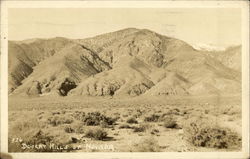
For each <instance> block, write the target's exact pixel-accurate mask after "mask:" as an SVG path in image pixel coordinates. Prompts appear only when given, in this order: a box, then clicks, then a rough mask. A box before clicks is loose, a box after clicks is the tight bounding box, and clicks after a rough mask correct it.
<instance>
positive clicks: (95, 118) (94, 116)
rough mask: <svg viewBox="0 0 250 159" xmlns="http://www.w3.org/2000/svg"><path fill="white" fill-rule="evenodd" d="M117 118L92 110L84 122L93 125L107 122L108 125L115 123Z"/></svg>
mask: <svg viewBox="0 0 250 159" xmlns="http://www.w3.org/2000/svg"><path fill="white" fill-rule="evenodd" d="M116 120H117V119H116V118H111V117H107V116H105V115H103V114H101V113H99V112H91V113H88V114H87V115H86V116H85V117H84V119H83V122H84V123H85V125H92V126H96V125H101V124H104V123H106V124H107V125H113V124H114V123H115V122H116Z"/></svg>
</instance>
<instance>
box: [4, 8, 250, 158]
mask: <svg viewBox="0 0 250 159" xmlns="http://www.w3.org/2000/svg"><path fill="white" fill-rule="evenodd" d="M90 4H91V3H90ZM141 4H142V3H141ZM147 4H148V3H147ZM246 4H247V3H245V5H246ZM86 5H87V4H86ZM136 6H138V7H136ZM136 6H135V7H126V5H125V6H124V7H123V6H120V7H91V6H90V7H86V8H84V7H79V8H72V7H67V6H65V7H54V8H53V7H28V6H27V7H25V6H24V7H20V8H19V7H16V8H15V7H11V8H7V9H6V11H7V18H6V19H7V20H6V21H7V24H6V28H5V29H6V30H7V34H6V35H7V39H6V44H7V45H6V47H5V48H4V49H6V50H7V52H6V54H5V55H6V58H4V59H7V62H6V65H5V66H3V67H4V68H6V74H5V75H7V77H1V84H2V85H1V89H3V90H5V91H4V92H3V91H1V95H2V94H3V93H4V94H6V97H7V101H6V103H5V104H4V105H2V104H3V102H2V103H1V107H6V111H7V114H6V116H7V117H6V118H5V119H7V121H5V122H6V129H7V130H6V132H7V135H6V136H5V137H6V138H7V139H6V141H7V143H6V145H7V148H6V149H7V152H8V153H10V154H12V153H25V154H27V153H31V154H32V153H37V154H38V153H41V152H47V153H51V154H53V153H55V152H57V153H58V152H59V153H60V152H61V153H69V152H71V154H72V152H73V153H81V154H84V153H94V154H96V152H103V153H108V154H110V155H112V154H114V152H116V153H117V152H125V153H130V154H133V153H138V152H140V153H143V152H151V153H152V152H154V153H159V152H167V153H170V152H175V153H177V152H178V153H180V152H181V153H185V152H193V153H195V152H215V153H220V152H238V153H240V152H243V150H245V148H244V146H243V145H244V144H243V143H244V137H245V142H246V141H248V138H247V137H248V136H246V135H245V136H244V133H245V132H246V129H245V128H244V121H243V120H244V119H246V117H244V118H243V116H244V115H243V114H244V113H247V111H246V110H247V109H246V108H244V109H243V105H244V101H245V102H246V100H247V101H248V100H249V96H246V94H247V93H248V88H247V86H248V82H249V81H246V80H247V79H248V72H247V71H249V70H248V65H249V64H245V65H243V63H245V62H246V61H247V62H248V61H249V59H248V60H246V58H244V57H248V56H249V55H248V54H249V52H247V51H248V50H247V49H246V48H247V47H246V42H245V41H244V37H245V35H243V31H244V29H245V28H244V26H243V25H244V24H245V23H244V21H245V19H244V17H243V16H242V15H243V14H242V13H243V11H242V10H243V9H242V8H240V7H203V8H202V7H192V8H191V7H171V8H167V7H164V6H161V7H159V6H158V7H150V6H147V5H146V6H147V7H139V4H138V5H136ZM2 35H3V36H4V34H2ZM248 37H249V35H248ZM2 44H3V43H2ZM2 44H1V46H3V45H2ZM243 48H245V49H243ZM246 50H247V51H246ZM1 52H2V50H1ZM4 59H2V64H3V61H4ZM4 68H2V66H1V69H2V70H3V69H4ZM1 76H4V75H2V71H1ZM3 79H6V80H5V81H6V82H4V81H2V80H3ZM243 81H244V82H245V83H243ZM246 82H247V84H246ZM5 85H6V86H5ZM246 89H247V90H246ZM244 90H246V91H244ZM243 92H245V93H243ZM248 95H249V94H248ZM2 100H6V99H4V98H2V97H1V101H2ZM248 106H249V105H247V107H248ZM2 110H3V109H2ZM247 115H249V114H247ZM1 118H2V117H1ZM247 118H248V116H247ZM1 120H3V119H1ZM1 122H3V121H1ZM246 126H247V125H246ZM1 128H2V127H1ZM246 128H248V127H246ZM2 134H3V133H1V142H2V141H3V140H2V139H3V136H2ZM247 135H249V134H247ZM1 145H2V144H1ZM1 147H2V146H1ZM1 151H2V150H1ZM47 153H46V154H47ZM245 155H246V154H245ZM245 157H246V158H248V157H249V156H245ZM218 158H219V157H218Z"/></svg>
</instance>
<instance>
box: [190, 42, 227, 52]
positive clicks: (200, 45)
mask: <svg viewBox="0 0 250 159" xmlns="http://www.w3.org/2000/svg"><path fill="white" fill-rule="evenodd" d="M191 45H192V46H193V48H195V49H196V50H199V51H225V50H226V47H222V46H215V45H211V44H203V43H198V44H191Z"/></svg>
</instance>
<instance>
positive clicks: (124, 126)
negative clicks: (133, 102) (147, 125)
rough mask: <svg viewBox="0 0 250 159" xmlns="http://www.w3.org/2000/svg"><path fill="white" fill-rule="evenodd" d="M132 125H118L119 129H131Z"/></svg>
mask: <svg viewBox="0 0 250 159" xmlns="http://www.w3.org/2000/svg"><path fill="white" fill-rule="evenodd" d="M131 128H132V127H131V126H129V125H128V124H123V125H121V126H119V129H131Z"/></svg>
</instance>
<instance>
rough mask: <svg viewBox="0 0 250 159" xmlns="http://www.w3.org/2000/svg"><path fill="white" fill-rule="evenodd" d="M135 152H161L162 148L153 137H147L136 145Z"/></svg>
mask: <svg viewBox="0 0 250 159" xmlns="http://www.w3.org/2000/svg"><path fill="white" fill-rule="evenodd" d="M134 146H135V148H134V150H133V151H135V152H159V151H160V146H159V144H158V141H157V140H156V139H155V138H153V137H147V138H144V139H143V140H141V141H140V142H139V143H137V144H135V145H134Z"/></svg>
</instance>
